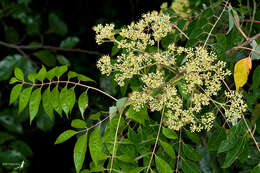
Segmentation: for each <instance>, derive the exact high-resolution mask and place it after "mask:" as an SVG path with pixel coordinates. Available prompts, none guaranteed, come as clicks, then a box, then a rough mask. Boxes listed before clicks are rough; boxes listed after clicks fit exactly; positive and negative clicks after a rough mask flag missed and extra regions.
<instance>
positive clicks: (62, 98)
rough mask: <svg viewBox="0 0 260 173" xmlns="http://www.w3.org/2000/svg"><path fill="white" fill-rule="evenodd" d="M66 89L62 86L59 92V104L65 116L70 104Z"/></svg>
mask: <svg viewBox="0 0 260 173" xmlns="http://www.w3.org/2000/svg"><path fill="white" fill-rule="evenodd" d="M68 96H69V95H68V89H67V87H64V88H62V90H61V92H60V104H61V107H62V110H63V111H64V112H65V114H66V116H67V117H68V114H69V111H70V106H69V100H68V99H69V97H68Z"/></svg>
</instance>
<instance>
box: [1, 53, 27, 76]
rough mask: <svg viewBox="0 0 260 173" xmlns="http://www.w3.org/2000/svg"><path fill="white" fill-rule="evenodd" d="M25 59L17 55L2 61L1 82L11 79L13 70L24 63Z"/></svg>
mask: <svg viewBox="0 0 260 173" xmlns="http://www.w3.org/2000/svg"><path fill="white" fill-rule="evenodd" d="M22 60H23V57H22V56H21V55H18V54H15V55H13V56H7V57H5V58H4V59H2V60H1V61H0V69H1V70H0V81H3V80H7V79H9V78H10V77H11V75H12V72H13V69H14V68H15V67H17V66H18V65H20V64H21V63H22Z"/></svg>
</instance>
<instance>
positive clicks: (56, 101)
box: [51, 85, 62, 116]
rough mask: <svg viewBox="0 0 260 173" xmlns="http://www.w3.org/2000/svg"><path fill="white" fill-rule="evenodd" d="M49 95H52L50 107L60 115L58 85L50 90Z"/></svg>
mask: <svg viewBox="0 0 260 173" xmlns="http://www.w3.org/2000/svg"><path fill="white" fill-rule="evenodd" d="M51 96H52V99H51V104H52V107H53V108H54V110H55V111H56V112H57V113H58V114H59V115H60V116H62V107H61V103H60V93H59V89H58V85H57V86H56V87H55V88H54V89H53V90H52V91H51Z"/></svg>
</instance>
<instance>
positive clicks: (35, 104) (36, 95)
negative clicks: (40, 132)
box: [29, 88, 41, 124]
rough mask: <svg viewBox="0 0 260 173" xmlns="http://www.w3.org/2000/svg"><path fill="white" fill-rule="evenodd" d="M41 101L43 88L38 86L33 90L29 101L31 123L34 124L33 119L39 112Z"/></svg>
mask: <svg viewBox="0 0 260 173" xmlns="http://www.w3.org/2000/svg"><path fill="white" fill-rule="evenodd" d="M40 103H41V88H37V89H36V90H34V91H33V92H32V96H31V98H30V103H29V114H30V124H32V120H33V119H34V118H35V116H36V115H37V113H38V110H39V106H40Z"/></svg>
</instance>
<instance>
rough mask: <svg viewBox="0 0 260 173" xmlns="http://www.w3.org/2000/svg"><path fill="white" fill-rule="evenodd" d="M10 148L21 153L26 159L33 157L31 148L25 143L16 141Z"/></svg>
mask: <svg viewBox="0 0 260 173" xmlns="http://www.w3.org/2000/svg"><path fill="white" fill-rule="evenodd" d="M10 147H12V148H13V149H15V150H17V151H19V152H21V153H22V154H23V155H24V156H26V157H31V156H32V155H33V152H32V150H31V148H30V146H29V145H28V144H26V143H25V142H23V141H20V140H16V141H14V142H12V143H11V144H10Z"/></svg>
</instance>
